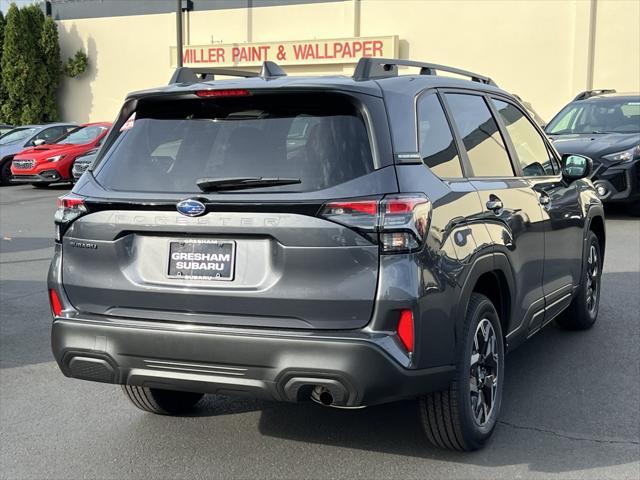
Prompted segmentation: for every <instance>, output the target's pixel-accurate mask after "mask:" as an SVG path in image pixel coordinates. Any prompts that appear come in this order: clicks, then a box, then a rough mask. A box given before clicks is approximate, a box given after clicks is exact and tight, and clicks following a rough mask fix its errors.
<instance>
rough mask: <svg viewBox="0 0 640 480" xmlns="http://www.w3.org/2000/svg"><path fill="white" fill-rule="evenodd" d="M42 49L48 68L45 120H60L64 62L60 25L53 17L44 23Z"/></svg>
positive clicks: (43, 112) (43, 61) (46, 68)
mask: <svg viewBox="0 0 640 480" xmlns="http://www.w3.org/2000/svg"><path fill="white" fill-rule="evenodd" d="M40 51H41V53H42V63H43V64H44V67H45V70H46V77H47V83H46V90H45V95H44V104H43V109H42V114H43V120H46V121H49V122H53V121H56V120H58V105H57V100H58V98H57V97H58V87H59V86H60V75H61V73H62V64H61V62H60V44H59V43H58V26H57V25H56V22H54V21H53V19H52V18H51V17H47V18H46V19H45V20H44V24H43V25H42V35H41V37H40Z"/></svg>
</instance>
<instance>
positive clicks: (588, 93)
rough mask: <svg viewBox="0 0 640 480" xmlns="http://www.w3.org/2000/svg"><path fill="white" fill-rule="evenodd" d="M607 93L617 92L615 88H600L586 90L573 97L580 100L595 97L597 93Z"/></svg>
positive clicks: (575, 100)
mask: <svg viewBox="0 0 640 480" xmlns="http://www.w3.org/2000/svg"><path fill="white" fill-rule="evenodd" d="M605 93H617V92H616V91H615V90H614V89H613V88H600V89H598V90H585V91H584V92H580V93H579V94H578V95H576V98H574V99H573V101H574V102H577V101H578V100H586V99H587V98H591V97H595V96H596V95H603V94H605Z"/></svg>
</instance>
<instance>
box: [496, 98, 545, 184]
mask: <svg viewBox="0 0 640 480" xmlns="http://www.w3.org/2000/svg"><path fill="white" fill-rule="evenodd" d="M492 101H493V104H494V105H495V106H496V109H497V110H498V113H499V115H500V118H502V121H503V122H504V124H505V126H506V127H507V133H508V134H509V137H511V141H512V142H513V146H514V148H515V150H516V153H517V154H518V161H519V162H520V166H521V167H522V172H523V174H524V176H525V177H536V176H545V175H553V174H554V171H553V164H552V163H551V155H549V150H547V146H546V144H545V142H544V140H543V138H542V136H541V135H540V134H539V133H538V131H537V130H536V128H535V127H534V126H533V125H532V124H531V122H530V121H529V119H528V118H527V117H525V115H524V114H523V113H522V112H521V111H520V109H518V108H517V107H516V106H515V105H512V104H510V103H507V102H503V101H502V100H497V99H492Z"/></svg>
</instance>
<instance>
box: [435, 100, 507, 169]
mask: <svg viewBox="0 0 640 480" xmlns="http://www.w3.org/2000/svg"><path fill="white" fill-rule="evenodd" d="M447 103H448V104H449V106H450V108H451V114H452V116H453V120H454V121H455V123H456V126H457V127H458V131H459V132H460V135H461V136H462V142H463V143H464V147H465V149H466V150H467V155H468V157H469V163H470V164H471V168H472V170H473V175H474V176H475V177H513V167H512V166H511V160H510V159H509V154H508V153H507V149H506V147H505V145H504V141H503V140H502V136H501V135H500V131H499V130H498V125H497V124H496V121H495V119H494V118H493V116H492V115H491V111H490V110H489V107H488V106H487V104H486V103H485V101H484V98H482V97H479V96H477V95H468V94H463V93H448V94H447Z"/></svg>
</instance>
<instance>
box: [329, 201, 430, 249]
mask: <svg viewBox="0 0 640 480" xmlns="http://www.w3.org/2000/svg"><path fill="white" fill-rule="evenodd" d="M320 216H321V217H323V218H326V219H327V220H331V221H333V222H336V223H340V224H341V225H345V226H347V227H351V228H353V229H355V230H358V231H361V232H363V233H366V234H367V236H368V237H369V238H371V237H372V235H377V239H378V241H379V244H380V249H381V251H382V252H383V253H406V252H411V251H415V250H418V249H420V248H421V247H422V245H423V242H424V239H425V238H426V235H427V231H428V229H429V220H430V218H431V202H430V201H429V199H428V198H427V197H426V196H425V195H423V194H397V195H395V194H394V195H387V196H385V197H383V198H382V199H362V200H337V201H331V202H328V203H326V204H325V205H324V206H323V207H322V209H321V210H320Z"/></svg>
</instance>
